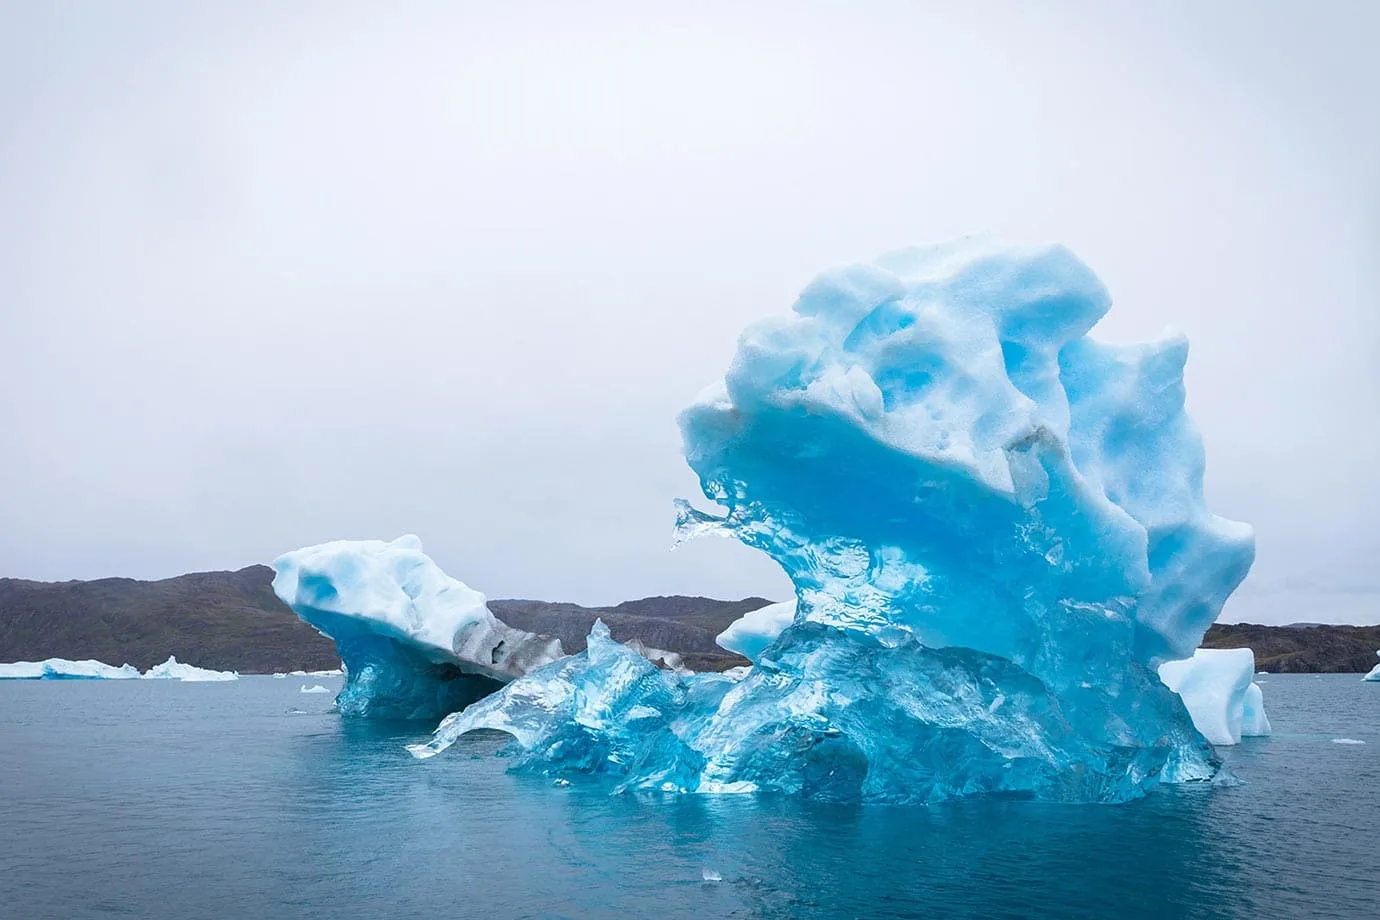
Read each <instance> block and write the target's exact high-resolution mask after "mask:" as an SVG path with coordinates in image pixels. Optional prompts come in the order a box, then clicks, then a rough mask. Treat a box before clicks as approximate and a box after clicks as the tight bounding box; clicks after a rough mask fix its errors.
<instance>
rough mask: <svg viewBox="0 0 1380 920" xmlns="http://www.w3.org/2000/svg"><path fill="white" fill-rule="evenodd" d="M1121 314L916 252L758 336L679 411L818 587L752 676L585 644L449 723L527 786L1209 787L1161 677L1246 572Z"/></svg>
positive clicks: (445, 729)
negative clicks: (474, 734) (542, 778)
mask: <svg viewBox="0 0 1380 920" xmlns="http://www.w3.org/2000/svg"><path fill="white" fill-rule="evenodd" d="M1108 306H1109V298H1108V295H1107V292H1106V290H1105V289H1104V288H1103V286H1102V284H1101V283H1100V282H1099V281H1098V279H1097V278H1096V277H1095V276H1094V275H1093V274H1092V272H1091V271H1090V270H1089V269H1088V268H1087V267H1086V266H1084V265H1083V263H1082V262H1080V261H1079V260H1078V259H1077V258H1076V257H1074V256H1073V255H1072V254H1071V253H1070V252H1068V251H1067V250H1066V249H1063V248H1061V247H1058V246H1049V247H1038V248H1010V247H1005V246H1001V245H999V244H996V243H994V242H992V241H990V240H987V239H964V240H959V241H956V242H953V243H949V244H945V245H939V246H930V247H924V248H915V249H907V250H903V251H901V252H896V253H893V254H891V255H887V256H884V257H882V258H880V259H878V260H877V261H876V262H875V263H874V264H870V265H857V266H851V267H846V268H841V269H836V270H834V271H830V272H826V273H825V274H824V275H822V276H820V277H819V278H817V279H816V280H815V281H814V282H812V283H811V284H810V285H809V287H808V288H807V289H806V290H805V291H804V293H803V294H802V295H801V296H800V298H799V300H798V301H797V303H796V304H795V307H794V310H793V312H792V313H790V314H789V315H786V316H782V317H779V318H773V319H769V320H765V321H763V322H760V323H758V324H756V325H753V326H751V327H749V328H748V329H747V330H746V331H745V332H744V333H743V335H742V337H741V339H740V341H739V345H738V353H737V356H736V358H735V360H734V362H733V364H732V366H731V367H730V368H729V370H728V373H727V375H726V376H725V378H724V380H723V381H722V382H721V383H719V384H717V385H715V386H714V387H711V388H710V389H709V390H707V391H706V392H705V393H704V394H702V395H701V396H700V398H699V399H698V400H697V401H696V402H695V403H694V404H693V405H692V406H691V407H690V408H688V409H687V410H686V411H685V412H684V413H682V415H681V418H680V424H681V430H682V433H683V436H684V441H685V455H686V459H687V460H688V462H689V464H690V466H691V467H692V468H693V469H694V471H695V472H696V473H697V474H698V476H699V479H700V483H701V487H702V489H703V491H704V494H705V495H706V496H707V497H708V498H709V499H711V500H712V501H714V502H716V503H718V504H719V505H721V506H723V508H724V509H725V512H724V513H723V514H722V515H711V514H708V513H705V512H702V511H698V510H695V509H693V508H692V507H690V505H689V504H687V503H681V505H680V512H679V531H680V534H681V536H682V537H688V536H695V535H698V534H703V533H717V534H723V535H731V536H733V537H736V538H737V539H739V540H741V541H743V542H744V543H746V544H747V545H749V546H753V547H756V548H758V549H760V550H762V551H763V552H765V553H767V554H769V555H770V556H771V557H772V558H773V559H775V560H776V561H777V562H778V563H779V564H780V565H781V566H782V568H783V569H784V570H785V571H786V573H787V575H789V576H790V579H791V581H792V582H793V583H794V585H795V589H796V610H795V614H794V620H793V623H792V625H791V626H790V627H789V628H786V629H784V630H781V631H780V632H779V634H777V635H775V637H774V638H770V640H769V643H768V644H766V645H765V646H764V647H762V648H760V649H755V650H754V651H756V652H757V654H756V661H755V664H754V665H753V667H752V668H751V670H750V671H748V673H747V674H746V675H745V676H741V678H740V679H737V680H735V679H733V678H732V677H724V676H718V675H692V676H689V677H686V676H678V675H673V674H668V673H666V672H662V671H657V670H656V669H654V668H652V667H651V666H650V665H648V664H646V663H645V662H642V661H640V660H638V659H637V657H636V656H635V655H633V654H632V653H630V652H626V651H623V650H620V649H619V648H618V647H617V646H616V644H615V643H610V642H607V641H604V640H605V637H604V636H603V635H602V634H600V633H598V631H596V634H595V635H593V636H591V640H590V646H589V650H588V651H587V652H586V653H583V654H581V655H578V656H574V657H573V658H570V659H566V660H563V661H558V662H555V663H552V664H549V665H546V666H544V667H542V668H538V669H536V670H535V671H533V672H531V673H529V674H527V675H526V676H525V677H523V678H521V679H519V680H516V681H514V682H513V683H511V684H509V685H508V686H507V687H505V688H504V689H503V690H502V691H501V692H499V693H497V694H496V695H494V696H492V697H489V698H487V699H485V700H483V701H481V702H479V703H477V704H475V705H474V706H471V707H470V708H469V709H467V710H466V711H464V712H460V713H456V714H453V715H451V716H449V717H448V718H447V719H446V720H444V721H443V722H442V724H441V725H440V727H439V728H438V729H437V732H436V734H435V736H434V737H433V739H432V741H431V742H429V743H427V744H424V745H418V746H416V747H414V749H413V753H414V754H416V755H418V756H423V757H424V756H429V755H432V754H435V753H437V752H439V751H440V750H443V749H444V748H445V747H446V746H447V745H448V744H450V743H451V742H452V741H453V740H454V739H455V738H456V737H457V736H458V735H459V734H461V733H463V732H465V731H469V730H472V729H476V728H498V729H502V730H505V731H508V732H509V733H511V734H513V735H514V737H515V738H516V740H517V744H518V745H519V747H520V748H521V749H522V754H521V756H520V758H519V759H518V761H517V764H518V767H519V768H520V769H526V770H532V771H538V772H544V773H549V774H553V775H557V776H565V775H568V774H575V773H594V774H601V775H604V776H605V777H607V778H608V779H609V780H610V781H612V782H613V783H615V784H616V786H617V787H618V788H625V789H657V790H667V791H687V792H726V791H754V790H761V791H782V792H790V793H798V794H802V795H806V796H810V797H813V798H817V799H823V800H842V801H855V800H861V801H888V802H931V801H938V800H944V799H949V798H954V797H960V796H968V795H976V794H1012V795H1018V796H1023V797H1033V798H1038V799H1044V800H1054V801H1078V802H1085V801H1096V802H1119V801H1125V800H1128V799H1131V798H1134V797H1136V796H1139V795H1141V794H1143V793H1144V792H1145V791H1146V790H1148V789H1149V788H1151V787H1153V786H1154V785H1155V784H1157V783H1160V782H1166V781H1168V782H1183V781H1195V780H1208V779H1211V778H1212V777H1213V776H1214V775H1215V774H1216V773H1217V771H1218V764H1217V761H1216V760H1215V758H1214V754H1213V751H1212V748H1211V746H1210V745H1209V744H1208V743H1207V741H1206V740H1205V739H1204V738H1203V736H1202V735H1201V734H1200V733H1199V732H1198V731H1197V730H1196V729H1195V728H1194V725H1193V722H1192V721H1191V719H1190V717H1189V714H1188V712H1187V711H1186V709H1185V707H1184V704H1183V702H1182V701H1181V699H1180V698H1179V696H1178V695H1176V694H1174V693H1173V692H1171V691H1170V690H1169V689H1168V688H1167V687H1165V685H1164V684H1163V683H1162V682H1161V681H1160V679H1159V677H1158V676H1157V674H1156V667H1157V666H1158V665H1159V664H1160V663H1162V662H1163V661H1166V660H1171V659H1177V658H1186V657H1188V656H1190V655H1192V653H1193V650H1194V648H1195V647H1197V645H1198V643H1199V641H1200V640H1201V638H1202V636H1203V633H1204V631H1205V630H1206V629H1207V627H1208V625H1209V624H1210V623H1212V621H1213V620H1214V619H1215V618H1216V617H1217V615H1218V613H1219V612H1220V610H1221V607H1222V604H1223V602H1224V601H1225V600H1226V599H1227V597H1228V596H1229V595H1230V594H1231V592H1232V591H1233V590H1235V588H1236V587H1237V585H1238V584H1239V583H1240V582H1241V580H1242V579H1243V578H1244V577H1245V575H1246V573H1247V571H1248V570H1249V568H1250V565H1251V561H1252V559H1253V556H1254V540H1253V536H1252V533H1251V530H1250V528H1249V527H1247V526H1245V525H1242V524H1237V523H1234V522H1231V521H1227V520H1224V519H1222V518H1219V517H1216V516H1214V515H1212V514H1210V513H1209V512H1208V511H1207V508H1206V507H1205V504H1204V500H1203V492H1202V477H1203V449H1202V442H1201V439H1200V438H1199V436H1198V433H1197V431H1196V430H1195V429H1194V427H1193V425H1192V423H1191V422H1190V421H1189V419H1188V417H1187V416H1186V415H1185V413H1184V385H1183V368H1184V362H1185V359H1186V357H1187V354H1188V345H1187V342H1186V341H1185V340H1184V339H1183V338H1182V337H1177V336H1172V337H1167V338H1165V339H1164V340H1162V341H1159V342H1155V343H1151V344H1144V345H1133V346H1113V345H1107V344H1103V343H1100V342H1097V341H1095V340H1094V339H1092V338H1090V337H1089V336H1088V332H1089V331H1090V330H1091V329H1092V327H1093V325H1094V324H1095V323H1096V322H1097V321H1098V320H1099V319H1100V318H1101V317H1102V316H1103V314H1104V313H1106V311H1107V309H1108Z"/></svg>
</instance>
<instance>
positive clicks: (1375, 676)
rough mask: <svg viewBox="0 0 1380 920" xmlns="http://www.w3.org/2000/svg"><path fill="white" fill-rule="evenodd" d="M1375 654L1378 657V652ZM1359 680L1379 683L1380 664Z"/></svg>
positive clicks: (1379, 653)
mask: <svg viewBox="0 0 1380 920" xmlns="http://www.w3.org/2000/svg"><path fill="white" fill-rule="evenodd" d="M1375 654H1377V655H1380V652H1376V653H1375ZM1361 680H1372V681H1380V664H1377V665H1376V666H1375V667H1373V668H1371V669H1370V672H1369V673H1368V674H1366V676H1365V677H1363V678H1361Z"/></svg>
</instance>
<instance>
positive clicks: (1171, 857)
mask: <svg viewBox="0 0 1380 920" xmlns="http://www.w3.org/2000/svg"><path fill="white" fill-rule="evenodd" d="M1262 680H1263V681H1264V688H1265V703H1266V707H1267V709H1268V711H1269V714H1270V719H1271V722H1272V723H1273V725H1274V728H1275V734H1274V735H1273V736H1272V737H1269V738H1259V739H1255V738H1252V739H1247V740H1246V741H1245V742H1244V743H1243V744H1241V745H1240V746H1239V747H1236V748H1224V749H1222V753H1223V755H1224V757H1225V759H1226V761H1227V763H1228V764H1229V766H1230V768H1231V770H1232V771H1233V772H1234V773H1235V775H1236V776H1237V777H1239V778H1240V780H1241V781H1242V782H1241V784H1240V785H1235V786H1217V787H1178V788H1168V789H1160V790H1157V791H1155V792H1154V793H1153V794H1151V795H1150V796H1149V797H1148V798H1146V799H1145V800H1142V801H1138V802H1134V803H1131V804H1128V805H1119V806H1106V805H1103V806H1050V805H1036V804H1032V803H1027V802H1014V801H1004V802H1002V801H986V802H960V803H956V804H949V805H944V806H938V807H888V806H857V807H840V806H821V805H812V804H809V803H804V802H800V801H797V800H793V799H788V798H772V797H752V796H718V797H710V796H680V797H651V798H639V797H632V796H616V797H610V796H608V795H607V794H606V793H605V792H604V791H603V790H602V789H595V788H591V787H589V786H584V785H581V784H580V783H578V782H575V783H572V784H571V785H569V786H562V785H555V784H552V783H551V782H550V781H548V780H544V779H540V778H535V777H522V776H512V775H509V774H508V773H507V772H506V767H507V765H508V764H509V763H510V761H508V760H506V759H504V758H502V757H501V756H497V755H498V754H499V753H500V752H501V750H502V749H503V748H504V746H505V742H504V738H503V736H499V735H487V734H485V735H478V736H467V737H465V738H462V739H461V741H460V742H459V743H457V744H456V746H455V747H453V748H452V749H451V750H449V751H447V752H446V754H445V755H443V756H439V757H436V758H433V759H432V760H430V761H426V762H419V761H416V760H414V759H413V758H412V757H410V756H409V755H408V754H407V752H406V751H405V750H404V745H405V744H408V743H412V742H416V741H420V740H424V739H425V738H426V737H428V732H427V729H428V728H429V726H427V725H425V724H407V723H402V724H392V725H388V724H379V723H372V722H362V721H352V720H343V719H342V718H341V717H340V716H339V715H337V714H336V713H335V712H333V711H332V706H331V699H332V697H331V696H329V695H325V694H317V695H313V694H303V693H301V692H300V687H299V683H300V682H299V681H292V680H289V681H282V680H272V679H269V678H266V677H248V678H244V679H241V680H240V681H238V682H234V683H226V684H181V683H177V682H175V681H119V682H97V681H91V682H86V681H54V682H29V681H10V682H3V683H0V821H3V827H0V917H4V918H14V920H46V918H62V920H78V918H87V917H121V916H124V917H138V918H147V920H159V918H176V920H187V918H194V917H218V918H219V917H249V918H254V920H272V918H279V917H282V918H301V920H313V918H328V917H332V918H334V917H347V916H348V917H371V916H393V917H402V916H423V915H425V916H435V917H462V918H463V917H475V918H495V920H497V918H508V917H513V918H517V917H606V918H615V917H617V918H622V917H656V918H658V920H675V918H682V917H684V918H694V920H707V918H716V920H717V918H731V917H781V918H801V917H821V918H822V917H867V918H873V917H876V918H881V917H944V918H948V917H982V918H1000V917H1013V918H1016V917H1060V918H1081V917H1088V918H1102V917H1113V916H1115V917H1119V918H1135V917H1146V918H1150V917H1243V918H1244V917H1268V918H1288V917H1309V918H1325V917H1364V916H1374V914H1375V912H1376V911H1377V909H1380V684H1363V683H1362V682H1361V681H1360V680H1359V679H1358V678H1357V676H1355V675H1324V676H1315V675H1297V676H1284V675H1277V676H1270V677H1266V678H1262ZM312 682H313V683H316V682H320V683H323V684H325V685H327V686H328V687H330V688H331V689H332V690H338V689H339V687H340V680H339V679H329V678H327V679H318V678H313V679H312ZM1337 738H1348V739H1352V740H1356V741H1364V742H1366V743H1365V744H1336V743H1333V739H1337Z"/></svg>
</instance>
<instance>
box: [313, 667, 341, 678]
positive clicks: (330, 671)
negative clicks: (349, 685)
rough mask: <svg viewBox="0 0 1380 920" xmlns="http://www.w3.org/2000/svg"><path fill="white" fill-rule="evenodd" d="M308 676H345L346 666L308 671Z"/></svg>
mask: <svg viewBox="0 0 1380 920" xmlns="http://www.w3.org/2000/svg"><path fill="white" fill-rule="evenodd" d="M307 676H308V677H344V676H345V669H344V668H328V669H327V670H325V671H308V672H307Z"/></svg>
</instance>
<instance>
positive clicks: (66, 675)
mask: <svg viewBox="0 0 1380 920" xmlns="http://www.w3.org/2000/svg"><path fill="white" fill-rule="evenodd" d="M138 677H139V669H138V668H136V667H134V665H132V664H124V665H121V666H120V667H118V668H117V667H115V666H114V665H109V664H106V663H105V662H104V661H96V660H95V659H94V658H87V659H85V660H82V661H70V660H68V659H66V658H48V659H45V660H44V661H14V662H10V663H9V664H0V680H133V679H137V678H138Z"/></svg>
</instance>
